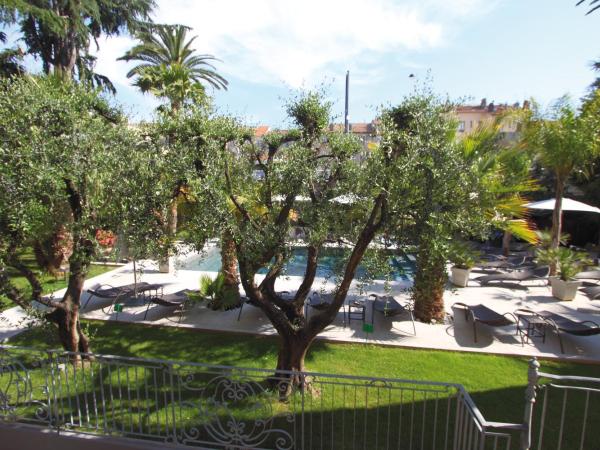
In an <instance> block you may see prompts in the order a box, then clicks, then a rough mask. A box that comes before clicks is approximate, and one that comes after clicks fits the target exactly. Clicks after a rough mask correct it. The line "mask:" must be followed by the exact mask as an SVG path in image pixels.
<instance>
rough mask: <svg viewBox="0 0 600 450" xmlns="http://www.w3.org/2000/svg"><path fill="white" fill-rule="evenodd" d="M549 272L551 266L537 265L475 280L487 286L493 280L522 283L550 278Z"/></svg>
mask: <svg viewBox="0 0 600 450" xmlns="http://www.w3.org/2000/svg"><path fill="white" fill-rule="evenodd" d="M549 274H550V268H549V267H537V268H535V269H525V270H515V271H514V272H509V273H497V274H494V275H485V276H483V277H477V278H475V280H474V281H477V282H478V283H479V284H480V285H482V286H485V285H486V284H489V283H491V282H493V281H498V282H500V283H503V282H505V281H508V282H511V283H518V284H521V283H522V282H523V281H533V280H548V275H549Z"/></svg>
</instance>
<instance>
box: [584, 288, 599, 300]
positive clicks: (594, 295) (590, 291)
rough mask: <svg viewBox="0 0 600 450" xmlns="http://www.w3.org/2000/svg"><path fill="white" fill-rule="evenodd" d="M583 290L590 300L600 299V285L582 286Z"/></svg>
mask: <svg viewBox="0 0 600 450" xmlns="http://www.w3.org/2000/svg"><path fill="white" fill-rule="evenodd" d="M581 292H583V293H584V294H585V295H586V296H587V298H589V299H590V300H598V299H600V286H589V287H584V288H581Z"/></svg>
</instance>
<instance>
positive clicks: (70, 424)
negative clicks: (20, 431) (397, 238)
mask: <svg viewBox="0 0 600 450" xmlns="http://www.w3.org/2000/svg"><path fill="white" fill-rule="evenodd" d="M88 356H89V357H90V358H89V359H86V357H88ZM290 379H295V383H293V384H290ZM535 380H536V382H537V378H536V379H535ZM530 404H532V403H530ZM515 406H516V405H515ZM0 421H7V422H22V423H29V424H38V425H41V426H45V427H50V428H52V429H55V430H57V431H61V430H70V431H77V432H81V433H93V434H99V435H106V436H122V437H128V438H137V439H145V440H151V441H158V442H164V443H170V444H175V445H181V446H196V447H203V448H207V447H208V448H227V449H229V448H233V449H236V448H239V449H247V448H259V449H260V448H264V449H267V448H269V449H273V448H277V449H434V450H438V449H454V450H462V449H466V450H470V449H473V450H475V449H479V450H483V449H507V450H508V449H513V448H528V447H524V445H528V444H527V440H528V436H529V433H528V430H529V428H528V427H527V425H522V424H510V423H508V424H507V423H497V422H488V421H486V420H485V419H484V417H483V416H482V414H481V412H480V411H479V410H478V408H477V407H476V405H475V403H474V402H473V400H472V399H471V397H470V396H469V394H468V393H467V392H466V391H465V389H464V388H463V387H462V386H461V385H458V384H452V383H436V382H423V381H414V380H401V379H388V378H373V377H358V376H345V375H332V374H323V373H308V372H299V373H296V372H279V373H277V374H274V373H273V371H269V370H261V369H251V368H241V367H229V366H218V365H209V364H199V363H183V362H176V361H164V360H154V359H140V358H125V357H119V356H106V355H81V354H74V353H68V352H64V351H55V350H50V351H39V350H35V349H30V348H23V347H8V346H0ZM526 423H527V421H526ZM542 423H544V422H542ZM540 445H541V444H540ZM540 448H542V447H540ZM544 448H545V447H544ZM563 448H566V447H563ZM581 448H584V447H581Z"/></svg>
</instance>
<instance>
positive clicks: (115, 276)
mask: <svg viewBox="0 0 600 450" xmlns="http://www.w3.org/2000/svg"><path fill="white" fill-rule="evenodd" d="M479 275H480V274H472V278H475V277H476V276H479ZM199 276H200V273H199V272H198V271H187V270H178V271H175V272H174V273H171V274H162V273H159V272H158V271H157V270H156V268H155V267H154V265H153V264H152V263H149V262H147V263H146V269H145V271H144V273H143V275H142V276H141V281H145V282H148V283H161V284H164V292H165V293H170V292H176V291H178V290H181V289H196V288H197V286H198V280H199ZM132 281H133V267H132V265H131V264H128V265H126V266H124V267H121V268H118V269H116V270H114V271H111V272H108V273H105V274H103V275H100V276H99V277H96V278H94V279H91V280H88V281H87V282H86V288H88V287H92V286H97V285H99V284H101V283H108V284H111V285H114V286H118V285H123V284H130V283H131V282H132ZM299 283H300V279H299V278H297V277H288V278H287V279H283V280H280V281H278V283H277V286H276V288H277V290H290V291H293V290H294V289H295V288H296V287H297V286H298V284H299ZM406 287H407V286H406V285H402V284H401V283H396V284H395V285H394V286H392V294H393V295H395V297H396V298H397V299H398V300H400V301H402V299H403V298H408V293H407V292H403V289H405V288H406ZM314 288H315V289H317V290H321V289H323V290H324V291H328V290H331V289H332V288H333V284H332V283H328V282H326V281H325V280H319V281H318V282H317V281H316V282H315V285H314ZM371 292H374V293H382V292H383V286H382V285H373V286H369V288H368V290H367V291H366V294H368V293H371ZM60 294H61V292H60V291H59V292H57V293H56V294H55V295H56V296H59V295H60ZM87 295H88V294H87V293H85V294H84V299H83V302H85V299H86V298H87ZM352 297H359V295H358V291H357V289H356V286H353V289H352V290H351V294H350V296H349V298H352ZM458 301H460V302H463V303H466V304H479V303H483V304H485V305H486V306H488V307H490V308H492V309H494V310H496V311H497V312H499V313H506V312H513V311H514V310H516V309H518V308H529V309H533V310H542V309H544V310H549V311H553V312H557V313H560V314H562V315H565V316H567V317H571V318H573V319H577V320H593V321H595V322H599V323H600V301H597V302H591V301H589V300H588V299H587V298H585V297H584V296H583V295H581V294H578V296H577V297H576V299H575V300H574V301H571V302H561V301H558V300H556V299H555V298H553V297H552V295H551V293H550V288H549V286H546V285H544V284H543V282H539V281H537V282H536V281H534V282H527V283H525V286H521V287H520V286H516V287H513V288H507V287H500V286H494V287H479V286H478V284H477V283H476V282H470V284H469V287H466V288H460V289H457V288H453V287H451V286H448V288H447V289H446V293H445V302H446V310H447V311H449V312H452V311H453V310H452V305H453V304H454V303H455V302H458ZM109 304H110V300H106V301H104V300H99V299H93V300H92V301H91V302H90V304H89V305H88V308H87V309H86V310H85V311H83V312H82V316H83V317H85V318H87V319H94V320H110V321H115V320H118V321H119V322H135V323H143V324H146V325H154V326H179V327H182V328H190V329H197V330H207V331H215V332H235V333H250V334H259V335H275V334H276V332H275V330H274V329H273V327H272V326H271V324H270V322H269V321H268V319H267V318H266V317H265V315H264V314H263V313H262V311H260V310H259V309H258V308H255V307H252V306H248V305H246V306H245V307H244V309H243V312H242V314H241V317H240V320H239V321H238V315H239V309H235V310H231V311H212V310H209V309H207V308H206V307H204V306H202V305H196V306H194V308H193V309H192V310H191V311H189V313H188V314H186V316H185V317H184V318H183V320H182V322H181V323H179V324H177V323H174V322H173V321H169V320H167V318H166V317H165V316H166V315H168V314H169V309H168V308H164V307H161V306H157V305H152V306H150V309H149V310H148V315H147V318H146V320H143V317H144V314H145V312H146V307H145V306H143V305H138V306H126V307H125V308H124V310H123V311H122V312H119V313H118V314H117V313H114V312H113V313H111V314H105V313H103V312H102V310H101V307H102V306H107V305H109ZM9 314H10V313H9ZM366 321H367V322H368V323H371V321H373V324H374V330H373V332H372V333H365V331H363V327H362V323H361V322H358V321H353V322H352V323H351V324H350V325H347V326H344V321H343V314H342V312H341V311H340V313H339V314H338V317H337V319H336V320H335V322H334V323H333V324H332V325H330V326H329V327H327V329H326V330H324V331H323V332H322V333H321V334H320V335H319V339H325V340H329V341H335V342H350V343H365V342H368V343H372V344H379V345H389V346H398V347H412V348H424V349H442V350H454V351H465V352H483V353H493V354H501V355H520V356H537V357H544V358H559V359H568V360H582V361H594V362H600V335H596V336H590V337H576V336H571V335H566V334H563V343H564V346H565V353H564V354H562V353H561V351H560V346H559V341H558V338H557V336H556V335H555V334H554V333H552V332H550V331H548V332H547V337H546V341H545V342H542V339H541V338H535V339H533V341H530V342H529V343H528V344H525V345H522V344H521V340H520V337H519V336H518V335H516V326H507V327H503V328H500V327H496V328H489V327H487V326H484V325H479V324H478V325H477V329H478V342H477V343H476V342H474V339H473V328H472V324H471V323H467V322H466V321H465V318H464V314H462V311H458V310H457V311H455V314H454V322H453V323H446V324H438V325H428V324H424V323H420V322H416V323H415V324H416V336H415V335H413V329H412V323H411V321H410V318H409V317H408V316H407V315H401V316H397V317H394V318H385V317H383V316H382V315H381V314H379V313H377V312H375V317H373V316H372V309H371V307H370V305H369V304H368V305H367V311H366ZM1 334H2V330H0V335H1Z"/></svg>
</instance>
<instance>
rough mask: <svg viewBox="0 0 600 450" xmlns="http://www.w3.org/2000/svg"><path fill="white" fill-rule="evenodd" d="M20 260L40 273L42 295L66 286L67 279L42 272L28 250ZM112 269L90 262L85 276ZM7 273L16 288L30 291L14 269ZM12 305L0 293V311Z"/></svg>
mask: <svg viewBox="0 0 600 450" xmlns="http://www.w3.org/2000/svg"><path fill="white" fill-rule="evenodd" d="M21 260H22V261H23V262H24V263H25V264H26V265H27V266H28V267H29V268H30V269H32V270H34V271H38V272H39V274H40V275H39V279H40V282H41V283H42V286H43V289H44V291H43V293H44V295H46V294H50V293H52V292H55V291H58V290H59V289H62V288H64V287H66V286H67V281H66V280H65V279H64V278H62V277H54V276H52V275H50V274H47V273H42V272H41V271H40V270H39V268H38V266H37V264H36V262H35V258H34V256H33V253H31V252H28V253H26V254H24V255H22V256H21ZM113 269H115V266H112V265H108V264H106V265H105V264H92V266H91V267H90V271H89V274H88V276H87V277H88V278H92V277H95V276H98V275H101V274H103V273H106V272H109V271H111V270H113ZM8 274H9V276H10V277H11V279H12V282H13V283H14V285H15V286H16V287H17V288H19V289H24V290H25V291H26V292H27V293H30V292H31V288H30V286H29V283H28V282H27V280H26V279H25V277H22V276H20V275H19V274H18V273H17V272H16V271H14V270H13V269H10V268H9V269H8ZM13 306H15V305H14V304H13V303H12V302H11V301H10V300H9V299H7V298H6V297H4V296H2V295H0V312H1V311H4V310H5V309H7V308H12V307H13Z"/></svg>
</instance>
